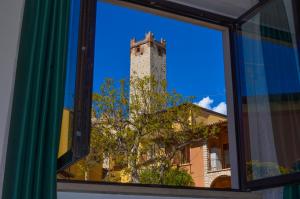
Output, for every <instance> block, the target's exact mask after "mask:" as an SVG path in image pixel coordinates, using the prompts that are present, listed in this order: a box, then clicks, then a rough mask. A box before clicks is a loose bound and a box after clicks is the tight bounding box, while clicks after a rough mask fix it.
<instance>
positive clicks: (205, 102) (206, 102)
mask: <svg viewBox="0 0 300 199" xmlns="http://www.w3.org/2000/svg"><path fill="white" fill-rule="evenodd" d="M213 103H214V100H213V99H211V98H210V97H209V96H207V97H204V98H203V99H202V100H200V101H199V102H198V103H195V104H196V105H198V106H200V107H203V108H206V109H210V110H212V111H214V112H217V113H221V114H224V115H227V105H226V103H225V102H221V103H219V104H218V105H217V106H215V107H212V104H213Z"/></svg>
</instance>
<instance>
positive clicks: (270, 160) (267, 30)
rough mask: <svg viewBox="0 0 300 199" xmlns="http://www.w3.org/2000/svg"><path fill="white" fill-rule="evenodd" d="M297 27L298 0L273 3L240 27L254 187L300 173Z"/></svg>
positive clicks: (249, 164)
mask: <svg viewBox="0 0 300 199" xmlns="http://www.w3.org/2000/svg"><path fill="white" fill-rule="evenodd" d="M295 27H296V24H295V21H294V17H293V1H292V0H273V1H270V3H268V4H267V5H266V6H264V7H263V8H261V10H260V12H259V13H258V14H256V15H255V16H253V17H252V18H251V19H250V20H248V21H247V22H246V23H244V24H243V25H241V27H240V31H241V32H240V36H239V38H238V40H239V45H240V47H241V48H239V52H238V53H239V65H238V67H240V68H241V71H240V77H241V85H242V86H241V94H242V114H243V115H242V116H243V124H242V125H243V132H244V139H245V140H244V141H245V145H244V147H245V151H246V154H245V155H246V163H245V164H246V168H247V169H246V170H247V180H248V181H252V180H257V179H261V178H267V177H272V176H278V175H283V174H288V173H294V172H297V171H299V168H296V167H297V163H298V166H299V160H300V148H299V143H300V131H299V127H300V68H299V46H298V45H299V38H297V35H296V33H297V32H296V30H295ZM297 34H298V33H297ZM297 41H298V43H297Z"/></svg>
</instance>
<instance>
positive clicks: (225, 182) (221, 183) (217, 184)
mask: <svg viewBox="0 0 300 199" xmlns="http://www.w3.org/2000/svg"><path fill="white" fill-rule="evenodd" d="M210 188H222V189H226V188H231V177H230V176H227V175H222V176H219V177H217V178H216V179H214V181H213V182H212V183H211V185H210Z"/></svg>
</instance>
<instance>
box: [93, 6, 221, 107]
mask: <svg viewBox="0 0 300 199" xmlns="http://www.w3.org/2000/svg"><path fill="white" fill-rule="evenodd" d="M149 31H151V32H153V33H154V35H155V38H156V39H157V40H160V38H164V39H165V40H166V41H167V82H168V87H169V89H176V91H177V92H178V93H180V94H182V95H184V96H195V97H196V99H195V102H199V101H200V100H202V99H203V100H202V102H201V103H200V105H202V106H204V107H206V108H211V109H213V108H214V107H216V106H218V105H220V103H222V102H225V80H224V64H223V49H222V33H221V32H220V31H216V30H212V29H207V28H204V27H200V26H196V25H192V24H189V23H185V22H181V21H177V20H173V19H169V18H163V17H160V16H156V15H152V14H148V13H144V12H142V11H137V10H132V9H128V8H124V7H120V6H115V5H112V4H108V3H104V2H98V5H97V22H96V43H95V59H94V61H95V65H94V68H95V69H94V87H93V90H94V92H97V91H98V90H99V86H100V85H101V83H103V80H104V79H105V78H107V77H109V78H113V79H116V80H119V79H124V78H129V67H130V65H129V63H130V57H129V50H130V39H131V38H133V37H135V38H136V39H137V40H141V39H143V38H144V36H145V33H146V32H149ZM207 97H209V98H207ZM223 105H224V104H223Z"/></svg>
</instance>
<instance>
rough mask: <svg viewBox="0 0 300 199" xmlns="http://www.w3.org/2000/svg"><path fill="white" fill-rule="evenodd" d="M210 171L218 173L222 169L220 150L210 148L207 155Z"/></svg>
mask: <svg viewBox="0 0 300 199" xmlns="http://www.w3.org/2000/svg"><path fill="white" fill-rule="evenodd" d="M209 159H210V170H211V171H218V170H221V169H222V161H221V149H219V148H216V147H212V148H211V149H210V153H209Z"/></svg>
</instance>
